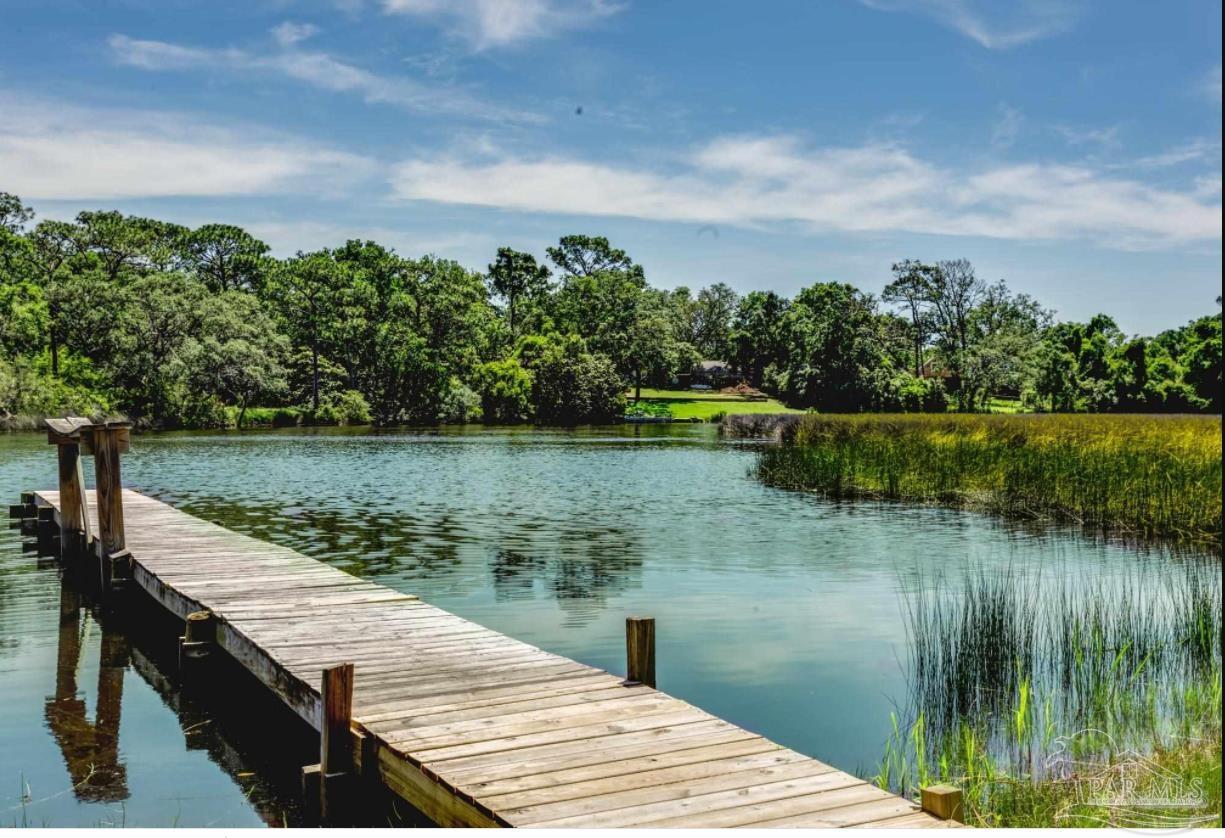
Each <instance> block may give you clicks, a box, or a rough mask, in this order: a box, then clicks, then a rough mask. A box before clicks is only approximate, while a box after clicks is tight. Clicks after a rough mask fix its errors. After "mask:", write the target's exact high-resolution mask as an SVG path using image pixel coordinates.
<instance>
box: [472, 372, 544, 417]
mask: <svg viewBox="0 0 1225 838" xmlns="http://www.w3.org/2000/svg"><path fill="white" fill-rule="evenodd" d="M475 384H476V390H477V392H478V393H479V394H480V397H481V411H482V418H483V419H484V421H485V422H487V423H489V424H513V423H515V422H524V421H527V420H528V419H530V418H531V414H532V374H531V372H529V371H528V370H526V369H524V368H523V365H522V364H520V363H519V361H518V359H517V358H508V359H506V360H505V361H490V362H489V363H487V364H482V365H481V366H480V367H478V368H477V370H476V380H475Z"/></svg>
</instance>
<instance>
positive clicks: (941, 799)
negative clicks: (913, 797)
mask: <svg viewBox="0 0 1225 838" xmlns="http://www.w3.org/2000/svg"><path fill="white" fill-rule="evenodd" d="M919 795H920V800H919V805H920V806H921V807H922V808H923V811H924V812H927V813H928V814H929V815H932V816H933V817H937V818H939V819H940V820H942V821H956V822H957V823H965V821H966V816H965V808H964V805H963V803H962V799H961V789H959V788H957V787H956V786H950V785H937V786H928V787H926V788H924V789H920V791H919Z"/></svg>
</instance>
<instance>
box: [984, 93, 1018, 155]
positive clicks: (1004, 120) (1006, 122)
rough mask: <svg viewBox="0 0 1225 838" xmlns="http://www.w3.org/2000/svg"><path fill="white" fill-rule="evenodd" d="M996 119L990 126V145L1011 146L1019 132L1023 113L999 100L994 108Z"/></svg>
mask: <svg viewBox="0 0 1225 838" xmlns="http://www.w3.org/2000/svg"><path fill="white" fill-rule="evenodd" d="M995 112H996V114H997V119H996V121H995V125H994V126H992V128H991V145H993V146H994V147H995V148H997V149H1007V148H1012V146H1013V144H1014V143H1015V142H1016V141H1017V135H1018V134H1020V133H1021V123H1022V122H1024V121H1025V117H1024V115H1022V113H1021V112H1020V111H1019V110H1017V109H1016V108H1014V107H1011V106H1010V105H1006V104H1004V103H1003V102H1001V103H1000V104H999V105H998V106H997V107H996V109H995Z"/></svg>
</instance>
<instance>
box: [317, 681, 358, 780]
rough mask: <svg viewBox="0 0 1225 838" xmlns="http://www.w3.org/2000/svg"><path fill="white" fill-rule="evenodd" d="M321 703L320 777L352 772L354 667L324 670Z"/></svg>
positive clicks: (320, 691) (320, 693)
mask: <svg viewBox="0 0 1225 838" xmlns="http://www.w3.org/2000/svg"><path fill="white" fill-rule="evenodd" d="M319 695H320V697H321V698H322V699H323V725H322V727H321V728H320V731H319V734H320V742H319V765H320V766H321V767H322V770H323V774H324V776H325V777H326V776H327V775H328V774H339V773H342V772H346V771H352V770H353V734H352V732H351V730H352V725H351V722H352V719H353V664H351V663H342V664H340V665H339V666H329V667H328V668H327V669H325V670H323V683H322V685H321V686H320V689H319Z"/></svg>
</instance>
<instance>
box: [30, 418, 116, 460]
mask: <svg viewBox="0 0 1225 838" xmlns="http://www.w3.org/2000/svg"><path fill="white" fill-rule="evenodd" d="M46 423H47V442H49V443H50V444H52V445H68V444H72V443H80V445H81V450H82V452H83V453H86V454H92V453H93V447H94V432H95V431H118V432H119V450H120V452H126V451H127V450H128V445H129V443H128V429H129V428H131V427H132V423H131V422H128V421H126V420H122V419H112V420H106V421H103V422H95V421H94V420H92V419H87V418H85V417H84V416H65V417H64V418H63V419H47V420H46Z"/></svg>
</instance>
